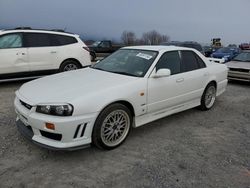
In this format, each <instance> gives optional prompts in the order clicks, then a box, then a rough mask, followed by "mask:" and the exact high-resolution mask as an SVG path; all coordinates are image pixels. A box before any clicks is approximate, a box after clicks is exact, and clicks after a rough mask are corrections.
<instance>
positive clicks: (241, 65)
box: [226, 61, 250, 70]
mask: <svg viewBox="0 0 250 188" xmlns="http://www.w3.org/2000/svg"><path fill="white" fill-rule="evenodd" d="M226 65H227V66H228V67H229V68H239V69H249V70H250V62H242V61H230V62H228V63H227V64H226Z"/></svg>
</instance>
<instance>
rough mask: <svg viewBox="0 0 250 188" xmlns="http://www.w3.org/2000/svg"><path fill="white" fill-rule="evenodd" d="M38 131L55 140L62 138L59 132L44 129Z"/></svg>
mask: <svg viewBox="0 0 250 188" xmlns="http://www.w3.org/2000/svg"><path fill="white" fill-rule="evenodd" d="M40 133H41V135H42V136H44V137H46V138H49V139H52V140H57V141H61V140H62V135H61V134H57V133H50V132H46V131H42V130H40Z"/></svg>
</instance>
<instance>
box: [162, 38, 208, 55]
mask: <svg viewBox="0 0 250 188" xmlns="http://www.w3.org/2000/svg"><path fill="white" fill-rule="evenodd" d="M161 45H164V46H181V47H187V48H193V49H196V50H198V51H199V52H201V53H202V54H204V51H203V48H202V46H201V45H200V44H199V43H198V42H193V41H185V42H179V41H172V42H163V43H162V44H161Z"/></svg>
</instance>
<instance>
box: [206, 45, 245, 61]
mask: <svg viewBox="0 0 250 188" xmlns="http://www.w3.org/2000/svg"><path fill="white" fill-rule="evenodd" d="M239 53H240V49H239V48H229V47H224V48H220V49H218V50H217V51H215V52H214V53H212V54H211V57H213V58H219V59H221V58H224V59H225V61H226V62H227V61H230V60H231V59H233V58H234V57H235V56H236V55H238V54H239Z"/></svg>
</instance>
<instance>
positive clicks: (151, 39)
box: [142, 30, 169, 45]
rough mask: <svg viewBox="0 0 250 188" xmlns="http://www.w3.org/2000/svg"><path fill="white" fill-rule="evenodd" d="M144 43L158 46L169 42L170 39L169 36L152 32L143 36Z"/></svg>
mask: <svg viewBox="0 0 250 188" xmlns="http://www.w3.org/2000/svg"><path fill="white" fill-rule="evenodd" d="M142 41H144V44H147V45H157V44H160V43H162V42H167V41H169V37H168V36H167V35H162V34H160V33H159V32H157V31H155V30H152V31H149V32H146V33H143V35H142Z"/></svg>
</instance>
